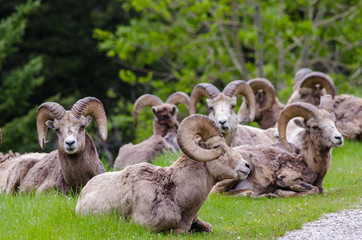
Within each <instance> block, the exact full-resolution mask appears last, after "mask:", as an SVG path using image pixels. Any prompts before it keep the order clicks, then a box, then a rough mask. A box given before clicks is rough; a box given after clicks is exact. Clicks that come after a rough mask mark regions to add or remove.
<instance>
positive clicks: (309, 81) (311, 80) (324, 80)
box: [300, 72, 336, 98]
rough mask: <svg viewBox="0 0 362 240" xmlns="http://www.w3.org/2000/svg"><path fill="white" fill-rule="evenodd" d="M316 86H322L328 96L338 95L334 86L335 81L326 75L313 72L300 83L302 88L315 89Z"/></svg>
mask: <svg viewBox="0 0 362 240" xmlns="http://www.w3.org/2000/svg"><path fill="white" fill-rule="evenodd" d="M316 84H319V85H321V86H322V87H324V88H325V89H326V91H327V94H329V95H332V98H334V95H335V94H336V87H335V86H334V83H333V80H332V79H331V78H330V77H329V76H328V75H327V74H324V73H321V72H311V73H308V74H306V75H305V76H304V77H303V78H302V80H301V81H300V87H301V88H302V87H307V88H313V87H314V86H315V85H316Z"/></svg>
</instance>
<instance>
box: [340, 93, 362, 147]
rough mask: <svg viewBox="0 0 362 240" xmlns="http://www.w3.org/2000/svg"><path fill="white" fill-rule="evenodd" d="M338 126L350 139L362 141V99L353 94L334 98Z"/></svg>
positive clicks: (344, 135)
mask: <svg viewBox="0 0 362 240" xmlns="http://www.w3.org/2000/svg"><path fill="white" fill-rule="evenodd" d="M334 105H335V109H334V112H335V114H336V126H337V128H338V129H339V130H340V131H341V133H342V134H343V137H345V138H348V139H358V140H360V141H362V99H361V98H357V97H354V96H351V95H345V94H342V95H338V96H336V97H335V98H334Z"/></svg>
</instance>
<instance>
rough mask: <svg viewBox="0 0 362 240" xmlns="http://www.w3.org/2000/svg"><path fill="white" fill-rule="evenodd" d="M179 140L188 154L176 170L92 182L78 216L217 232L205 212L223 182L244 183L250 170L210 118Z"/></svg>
mask: <svg viewBox="0 0 362 240" xmlns="http://www.w3.org/2000/svg"><path fill="white" fill-rule="evenodd" d="M177 141H178V144H179V146H180V148H181V150H182V151H183V153H184V154H183V155H182V156H181V157H180V158H179V159H177V160H176V161H175V162H174V163H173V164H172V165H171V166H170V167H167V168H162V167H157V166H154V165H151V164H149V163H140V164H135V165H132V166H128V167H127V168H125V169H123V170H122V171H119V172H108V173H104V174H100V175H98V176H96V177H94V178H93V179H91V180H90V181H89V182H88V183H87V185H86V186H85V187H84V188H83V190H82V192H81V194H80V196H79V199H78V202H77V206H76V212H77V213H78V214H84V215H86V214H90V213H91V214H99V215H102V214H109V213H111V212H114V211H116V212H117V213H118V214H120V215H122V216H123V217H125V219H129V220H132V221H134V222H136V223H138V224H141V225H144V226H146V227H147V228H149V229H150V230H153V231H160V232H172V233H187V232H189V231H205V232H211V231H212V228H211V224H210V223H207V222H204V221H202V220H201V219H200V218H199V217H198V211H199V209H200V208H201V206H202V205H203V203H204V202H205V200H206V198H207V197H208V195H209V193H210V191H211V189H212V187H213V186H214V185H215V184H216V183H217V182H219V181H222V180H224V179H244V178H245V177H246V176H247V175H248V174H249V172H250V169H249V165H248V163H247V162H246V161H244V160H243V158H242V157H241V155H240V154H239V153H237V152H236V151H234V150H233V149H232V148H230V147H229V146H227V145H226V143H225V140H224V138H223V136H222V134H221V132H220V130H219V129H218V127H217V126H216V125H215V123H214V121H212V120H211V119H209V118H208V117H206V116H202V115H191V116H189V117H187V118H185V119H184V120H183V121H182V122H181V124H180V127H179V130H178V133H177Z"/></svg>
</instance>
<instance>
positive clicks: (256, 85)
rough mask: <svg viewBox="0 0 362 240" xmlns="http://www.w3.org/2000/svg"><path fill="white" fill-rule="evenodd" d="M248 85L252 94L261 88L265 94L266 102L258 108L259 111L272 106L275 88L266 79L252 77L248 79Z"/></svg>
mask: <svg viewBox="0 0 362 240" xmlns="http://www.w3.org/2000/svg"><path fill="white" fill-rule="evenodd" d="M248 84H249V86H250V87H251V89H253V92H254V94H256V93H257V92H258V91H259V90H263V91H264V92H265V96H266V104H265V106H264V107H263V108H261V109H260V111H261V112H263V111H266V110H268V109H270V108H271V107H272V106H273V103H274V99H275V88H274V86H273V84H271V82H270V81H269V80H268V79H265V78H254V79H251V80H249V81H248Z"/></svg>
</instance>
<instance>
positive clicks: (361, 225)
mask: <svg viewBox="0 0 362 240" xmlns="http://www.w3.org/2000/svg"><path fill="white" fill-rule="evenodd" d="M299 239H300V240H302V239H303V240H305V239H308V240H327V239H333V240H357V239H359V240H360V239H362V209H351V210H343V211H341V212H337V213H328V214H325V215H324V216H323V217H322V218H321V219H319V220H318V221H315V222H309V223H306V224H304V225H303V227H302V229H300V230H295V231H291V232H287V234H286V235H285V236H284V237H281V238H278V240H299Z"/></svg>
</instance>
